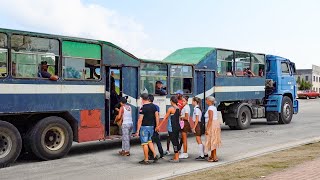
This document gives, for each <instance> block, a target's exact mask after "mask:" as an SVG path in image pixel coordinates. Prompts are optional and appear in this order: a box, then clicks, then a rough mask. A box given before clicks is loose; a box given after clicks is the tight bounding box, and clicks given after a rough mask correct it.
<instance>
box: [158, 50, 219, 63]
mask: <svg viewBox="0 0 320 180" xmlns="http://www.w3.org/2000/svg"><path fill="white" fill-rule="evenodd" d="M214 50H215V48H210V47H192V48H184V49H179V50H176V51H175V52H173V53H172V54H170V55H169V56H168V57H166V58H165V59H164V60H163V61H162V62H166V63H176V64H198V63H199V62H200V61H202V60H203V59H204V58H205V57H207V56H208V55H209V54H210V53H212V52H213V51H214Z"/></svg>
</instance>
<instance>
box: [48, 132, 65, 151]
mask: <svg viewBox="0 0 320 180" xmlns="http://www.w3.org/2000/svg"><path fill="white" fill-rule="evenodd" d="M43 134H44V136H43V139H42V144H43V145H44V146H45V147H46V148H47V149H49V150H51V151H57V150H59V149H61V148H62V146H63V145H64V143H65V139H66V138H65V133H64V131H63V130H62V129H61V128H60V127H50V128H47V129H46V130H45V131H44V133H43Z"/></svg>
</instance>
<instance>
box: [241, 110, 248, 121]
mask: <svg viewBox="0 0 320 180" xmlns="http://www.w3.org/2000/svg"><path fill="white" fill-rule="evenodd" d="M240 120H241V123H242V124H245V123H246V122H247V120H248V116H247V114H246V113H245V112H243V113H242V114H241V117H240Z"/></svg>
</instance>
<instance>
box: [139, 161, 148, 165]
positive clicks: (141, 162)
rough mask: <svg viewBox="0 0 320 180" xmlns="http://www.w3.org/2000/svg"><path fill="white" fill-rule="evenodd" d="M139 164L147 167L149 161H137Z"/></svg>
mask: <svg viewBox="0 0 320 180" xmlns="http://www.w3.org/2000/svg"><path fill="white" fill-rule="evenodd" d="M139 164H143V165H149V164H150V162H149V161H145V160H142V161H139Z"/></svg>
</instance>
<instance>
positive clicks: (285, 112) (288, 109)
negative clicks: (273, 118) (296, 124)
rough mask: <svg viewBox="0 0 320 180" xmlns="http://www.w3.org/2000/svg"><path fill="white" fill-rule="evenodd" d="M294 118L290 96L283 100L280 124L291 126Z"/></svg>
mask: <svg viewBox="0 0 320 180" xmlns="http://www.w3.org/2000/svg"><path fill="white" fill-rule="evenodd" d="M292 116H293V105H292V101H291V99H290V98H289V97H288V96H284V97H283V98H282V106H281V113H280V116H279V121H278V122H279V124H289V123H290V122H291V119H292Z"/></svg>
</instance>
